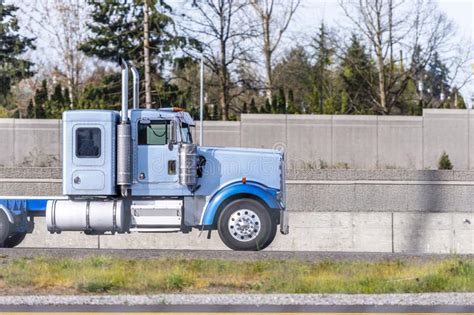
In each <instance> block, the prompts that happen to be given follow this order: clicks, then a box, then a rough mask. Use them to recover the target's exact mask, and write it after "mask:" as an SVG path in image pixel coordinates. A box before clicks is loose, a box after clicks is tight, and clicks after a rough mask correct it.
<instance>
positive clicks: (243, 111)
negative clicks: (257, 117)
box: [241, 102, 248, 114]
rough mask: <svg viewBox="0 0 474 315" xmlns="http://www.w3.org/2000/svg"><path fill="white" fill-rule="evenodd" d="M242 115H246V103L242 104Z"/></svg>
mask: <svg viewBox="0 0 474 315" xmlns="http://www.w3.org/2000/svg"><path fill="white" fill-rule="evenodd" d="M241 113H242V114H247V113H248V105H247V102H244V104H243V105H242V111H241Z"/></svg>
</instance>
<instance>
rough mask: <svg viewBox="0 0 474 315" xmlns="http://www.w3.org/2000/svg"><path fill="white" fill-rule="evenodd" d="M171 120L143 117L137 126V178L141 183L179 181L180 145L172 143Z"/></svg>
mask: <svg viewBox="0 0 474 315" xmlns="http://www.w3.org/2000/svg"><path fill="white" fill-rule="evenodd" d="M172 126H173V124H172V123H171V120H166V119H156V120H148V119H141V120H139V121H138V126H137V150H138V152H137V153H138V154H137V155H138V160H137V180H138V182H139V183H140V184H145V185H149V187H150V188H151V187H152V186H155V185H153V184H165V183H177V182H178V170H177V163H178V146H177V145H173V144H171V143H170V141H171V138H172V136H171V133H172Z"/></svg>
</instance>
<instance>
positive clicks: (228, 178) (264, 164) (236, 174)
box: [198, 147, 284, 195]
mask: <svg viewBox="0 0 474 315" xmlns="http://www.w3.org/2000/svg"><path fill="white" fill-rule="evenodd" d="M198 155H200V156H203V157H204V158H205V159H206V165H205V166H204V168H203V176H202V177H201V178H199V179H198V184H199V185H201V188H200V189H199V194H203V195H204V194H206V193H212V192H213V191H215V190H216V189H219V188H220V187H223V186H225V185H227V184H230V183H233V182H236V181H242V178H244V177H245V178H246V179H247V181H248V182H257V183H259V184H262V185H264V186H267V187H269V188H273V189H278V190H280V189H281V185H282V183H281V181H282V170H284V159H283V153H282V152H279V151H276V150H269V149H247V148H226V147H198Z"/></svg>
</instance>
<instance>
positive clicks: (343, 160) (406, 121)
mask: <svg viewBox="0 0 474 315" xmlns="http://www.w3.org/2000/svg"><path fill="white" fill-rule="evenodd" d="M473 115H474V114H473V113H471V112H470V111H469V110H456V109H427V110H424V112H423V116H422V117H406V116H344V115H336V116H330V115H259V114H246V115H242V118H241V121H239V122H220V121H206V122H204V144H205V145H209V146H232V147H239V146H241V147H253V148H274V149H281V150H285V152H286V154H287V161H288V165H289V166H290V167H291V168H302V169H313V168H351V169H415V170H423V169H437V167H438V160H439V158H440V157H441V155H442V153H443V152H444V151H446V152H447V153H448V154H449V157H450V159H451V161H452V162H453V164H454V168H455V169H458V170H472V169H474V139H473V137H471V136H470V131H471V129H474V116H473ZM471 127H472V128H471ZM198 130H199V124H198V128H196V130H195V133H194V136H195V139H196V140H197V139H199V132H198ZM0 146H1V147H2V150H1V151H0V167H1V166H4V167H11V166H60V164H61V156H60V154H61V121H58V120H29V119H0Z"/></svg>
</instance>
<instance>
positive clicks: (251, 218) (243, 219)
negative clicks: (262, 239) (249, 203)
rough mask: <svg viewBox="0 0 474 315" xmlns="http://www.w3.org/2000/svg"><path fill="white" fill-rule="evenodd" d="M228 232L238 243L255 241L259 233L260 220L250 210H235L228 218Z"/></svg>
mask: <svg viewBox="0 0 474 315" xmlns="http://www.w3.org/2000/svg"><path fill="white" fill-rule="evenodd" d="M228 226H229V232H230V234H231V235H232V237H233V238H235V239H236V240H238V241H240V242H248V241H251V240H253V239H255V238H256V237H257V235H258V233H259V232H260V218H259V217H258V215H257V214H256V213H255V212H253V211H252V210H248V209H241V210H237V211H235V212H234V213H232V215H231V216H230V218H229V224H228Z"/></svg>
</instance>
